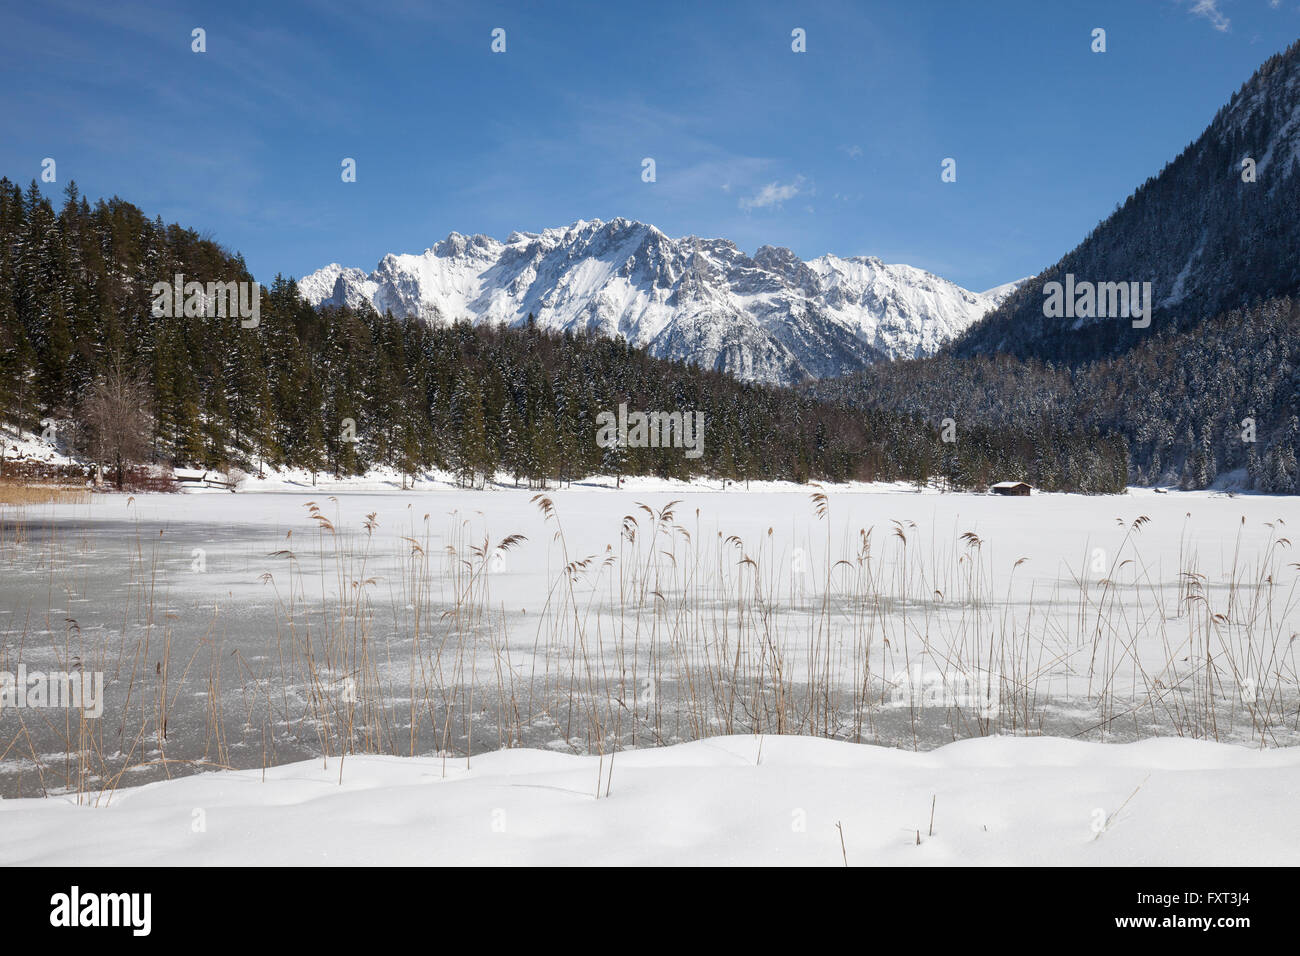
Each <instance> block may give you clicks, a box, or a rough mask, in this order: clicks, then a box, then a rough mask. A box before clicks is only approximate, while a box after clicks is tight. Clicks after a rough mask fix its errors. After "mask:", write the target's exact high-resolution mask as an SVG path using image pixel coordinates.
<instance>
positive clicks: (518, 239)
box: [298, 217, 1023, 384]
mask: <svg viewBox="0 0 1300 956" xmlns="http://www.w3.org/2000/svg"><path fill="white" fill-rule="evenodd" d="M1021 281H1023V280H1021ZM1016 286H1017V283H1006V284H1003V285H1000V286H995V287H994V288H993V289H990V290H988V291H987V292H986V293H978V292H972V291H970V290H968V289H964V288H962V287H961V286H958V285H957V284H956V283H953V282H950V281H948V280H947V279H943V278H942V277H940V276H937V275H934V274H933V273H930V272H927V271H925V270H923V269H918V268H916V267H913V266H908V265H901V264H887V263H885V262H883V261H882V260H880V259H878V258H876V257H874V256H851V257H839V256H833V255H829V254H827V255H822V256H818V257H817V258H815V259H811V260H808V261H804V260H801V259H799V257H798V256H796V255H795V254H794V253H793V252H792V251H790V250H789V249H784V248H780V247H776V246H770V245H763V246H760V247H759V248H758V249H757V250H756V251H755V252H754V254H753V256H749V255H746V254H745V253H744V252H743V251H742V250H740V248H739V247H737V246H736V244H735V243H734V242H732V241H730V240H727V239H716V238H714V239H707V238H703V237H699V236H685V237H682V238H679V239H671V238H669V237H668V236H667V235H665V234H664V233H663V232H662V231H660V230H659V229H658V228H656V227H655V226H653V225H651V224H647V223H642V222H638V221H635V220H629V219H624V218H622V217H616V218H614V219H611V220H609V221H607V222H606V221H603V220H600V219H592V220H583V219H579V220H576V221H575V222H573V223H571V224H569V225H568V226H561V227H554V228H548V229H544V230H542V231H541V232H521V231H515V232H512V233H511V234H510V235H509V236H507V238H506V239H505V240H498V239H495V238H493V237H491V236H485V235H472V236H467V235H463V234H461V233H458V232H452V233H450V234H448V236H447V237H446V238H445V239H442V240H439V241H438V242H436V243H434V244H433V245H432V246H430V247H429V248H428V249H426V250H425V251H424V252H423V253H419V254H410V253H406V254H397V253H389V254H387V255H385V256H384V257H383V258H381V259H380V260H379V263H378V264H377V265H376V267H375V269H374V270H373V271H372V272H369V273H367V272H364V271H363V270H361V269H358V268H355V267H346V266H343V265H341V264H339V263H337V262H335V263H330V264H329V265H327V266H324V267H322V268H321V269H318V270H316V271H315V272H313V273H310V274H309V275H307V276H304V277H303V278H302V279H300V280H299V281H298V289H299V292H300V293H301V294H302V296H303V298H305V299H306V300H307V301H308V302H310V303H311V304H312V305H320V304H325V305H335V306H344V305H346V306H350V307H352V308H356V307H359V306H360V305H362V304H363V303H367V304H369V305H371V306H373V307H374V308H375V309H376V310H377V311H379V312H381V313H382V312H384V311H391V312H393V314H394V315H397V316H414V317H417V318H420V319H423V320H424V321H426V322H430V323H434V324H437V323H445V322H451V321H455V320H457V319H470V320H472V321H473V322H475V323H481V322H493V323H496V322H504V323H506V324H507V325H521V324H523V323H524V322H525V321H526V320H527V317H528V316H529V315H530V314H531V315H533V316H534V318H535V321H536V322H537V324H538V325H539V326H540V327H542V328H546V329H550V330H554V331H572V332H577V331H585V332H593V333H600V334H605V335H609V336H611V337H621V338H624V339H626V340H627V341H629V342H630V343H631V344H633V345H635V346H639V347H645V348H647V349H648V350H649V352H650V354H652V355H654V356H656V357H659V358H671V359H679V360H685V361H694V362H697V363H698V364H700V365H701V366H702V367H706V368H711V369H716V370H719V371H724V372H728V373H730V374H732V375H734V376H736V377H737V378H740V379H744V380H748V381H756V382H762V383H765V384H791V383H794V382H798V381H801V380H805V379H810V378H811V379H815V378H827V377H835V376H839V375H844V374H847V373H850V372H853V371H857V370H860V369H862V368H864V367H866V366H867V365H870V364H872V363H873V362H876V361H880V360H884V359H892V358H899V357H904V358H916V357H920V356H923V355H930V354H934V353H935V352H936V351H938V349H939V348H940V347H941V346H942V345H943V344H944V343H946V342H947V341H949V340H951V339H952V338H953V337H955V336H956V335H958V334H960V332H962V331H963V330H964V329H966V328H967V327H969V325H970V324H971V323H973V322H974V321H976V320H977V319H978V318H979V317H981V316H982V315H984V314H985V313H986V312H988V311H989V310H990V309H992V308H994V307H996V306H997V305H998V304H999V303H1000V302H1001V301H1002V300H1003V299H1004V298H1005V297H1006V295H1008V294H1010V292H1011V291H1013V290H1014V288H1015V287H1016Z"/></svg>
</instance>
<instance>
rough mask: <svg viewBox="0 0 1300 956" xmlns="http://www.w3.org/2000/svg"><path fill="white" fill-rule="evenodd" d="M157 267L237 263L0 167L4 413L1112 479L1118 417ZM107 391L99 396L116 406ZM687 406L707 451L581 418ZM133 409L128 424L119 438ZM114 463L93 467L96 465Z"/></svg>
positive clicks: (153, 453)
mask: <svg viewBox="0 0 1300 956" xmlns="http://www.w3.org/2000/svg"><path fill="white" fill-rule="evenodd" d="M176 274H182V275H184V276H185V278H186V280H187V281H189V280H191V279H193V280H197V281H200V282H205V281H218V282H231V281H243V282H251V281H253V276H251V275H249V273H248V270H247V269H246V267H245V265H244V263H243V261H242V259H241V258H240V257H239V256H238V255H232V254H230V253H229V252H227V251H226V250H224V249H223V248H222V247H221V246H220V245H218V244H217V243H216V242H214V241H212V240H211V239H210V238H206V237H204V236H201V235H200V234H198V233H196V232H195V231H193V230H191V229H186V228H184V227H182V226H179V225H176V224H164V223H163V222H162V221H161V219H158V218H155V219H152V220H151V219H149V218H148V217H147V216H146V215H145V214H144V213H143V212H141V211H140V210H139V209H138V208H136V207H135V206H133V205H132V204H130V203H128V202H125V201H123V200H121V199H118V198H113V199H110V200H100V201H97V202H94V203H93V204H92V203H91V202H90V201H89V200H88V199H87V198H86V197H84V196H82V195H80V193H79V192H78V189H77V187H76V185H75V183H69V184H68V186H67V187H66V189H65V190H64V191H63V194H62V196H61V198H60V200H59V201H58V202H55V201H52V200H51V199H50V198H49V197H47V196H45V195H43V194H42V192H41V190H40V188H39V187H38V186H37V184H36V183H34V182H33V183H32V184H31V185H30V186H29V187H28V188H27V189H26V190H23V189H22V188H20V187H19V186H17V185H15V184H14V183H12V182H10V181H9V180H8V179H3V180H0V421H3V422H7V423H9V424H10V425H11V426H16V427H21V428H22V429H24V430H28V431H37V432H39V431H42V430H48V429H50V427H51V426H54V427H55V428H56V429H57V438H58V440H59V442H60V443H61V444H62V445H63V446H64V447H66V448H67V449H68V450H70V451H73V452H75V453H78V454H79V455H82V456H83V457H87V456H88V457H89V458H92V459H94V460H97V461H99V462H100V463H103V464H107V465H109V466H111V465H113V464H114V463H116V464H117V465H118V469H117V473H118V475H119V477H120V475H121V474H122V465H123V463H124V460H128V461H130V462H132V463H134V462H137V461H138V462H139V463H149V464H157V465H162V466H164V467H166V466H188V467H202V468H214V469H222V470H229V469H231V468H240V469H243V470H246V471H250V472H256V471H258V470H259V469H262V468H265V467H268V466H269V467H276V466H288V467H294V468H302V469H307V470H310V471H312V472H314V473H331V474H337V475H343V474H357V473H361V472H364V471H365V470H367V469H368V468H372V467H375V466H387V467H390V468H393V469H396V470H398V471H400V472H402V473H404V474H411V475H415V474H418V473H420V472H422V471H425V470H428V469H434V468H436V469H443V470H448V471H452V472H454V473H456V474H457V475H458V476H459V477H460V478H461V480H462V481H464V482H465V483H467V484H476V483H482V482H483V481H485V480H486V479H488V478H489V477H490V476H494V475H495V476H498V477H499V476H501V475H505V476H507V478H513V480H514V481H515V482H517V483H520V484H527V485H529V486H533V487H542V486H546V485H547V484H549V483H555V482H567V481H573V480H579V479H582V478H584V477H586V476H589V475H595V474H603V475H618V476H623V475H656V476H660V477H672V478H690V477H708V478H711V479H716V480H719V481H723V480H732V481H737V482H744V481H750V480H769V479H785V480H794V481H802V482H807V481H821V480H826V481H843V480H893V481H907V482H913V483H917V484H924V483H927V482H931V481H935V482H939V483H941V484H944V485H946V486H948V487H952V488H982V487H984V486H986V485H988V484H990V483H992V482H995V481H999V480H1004V479H1020V480H1026V481H1029V482H1031V483H1032V484H1034V485H1036V486H1037V487H1040V488H1043V489H1045V490H1073V491H1082V492H1090V493H1101V492H1115V491H1119V490H1122V489H1123V488H1124V486H1125V484H1126V482H1127V481H1128V479H1129V477H1130V475H1129V471H1130V469H1129V461H1128V454H1129V452H1128V441H1127V440H1126V439H1125V437H1124V436H1123V435H1122V434H1120V433H1119V431H1118V430H1115V429H1113V428H1111V427H1107V426H1109V425H1112V424H1113V423H1108V422H1103V421H1089V422H1087V423H1086V424H1080V425H1076V424H1073V423H1070V420H1069V419H1068V418H1058V419H1056V420H1055V421H1053V420H1051V419H1050V418H1045V417H1038V418H1028V417H1027V418H1023V419H1019V420H1016V419H1014V418H1007V417H1004V418H1003V419H1001V420H997V421H993V420H989V421H987V422H978V421H970V420H966V419H963V420H961V421H959V422H957V423H956V425H955V427H952V426H948V427H945V424H944V423H943V422H942V421H941V420H934V417H933V416H932V415H931V414H930V409H925V408H909V409H906V410H903V409H896V408H886V407H863V405H862V403H861V402H860V401H859V398H860V396H858V395H853V396H849V397H848V398H845V399H841V398H840V397H832V398H828V397H825V396H819V395H818V394H814V393H813V392H810V391H808V390H806V389H787V388H777V387H768V386H759V385H752V384H745V383H741V382H737V381H735V380H733V379H731V378H729V377H727V376H725V375H723V374H722V373H719V372H715V371H710V370H704V369H700V368H698V367H696V366H694V365H688V364H684V363H681V362H668V361H663V360H659V359H654V358H651V357H649V356H648V355H646V354H645V352H644V351H643V350H639V349H635V348H631V347H629V346H628V345H627V344H626V343H625V342H623V341H621V340H613V339H609V338H603V337H595V336H590V335H585V334H576V335H575V334H570V333H565V334H556V333H551V332H545V331H542V330H539V329H537V328H535V327H534V326H533V324H532V323H531V322H525V323H523V324H522V325H521V326H519V327H509V328H508V327H505V326H503V325H496V326H489V325H480V326H474V325H471V324H470V323H469V322H468V321H463V322H453V323H451V324H448V325H440V326H431V325H428V324H425V323H423V322H420V321H417V320H411V319H407V318H403V317H394V316H392V315H379V314H377V313H376V312H375V311H374V310H373V309H371V308H369V307H368V306H367V307H363V308H361V309H351V308H320V309H316V308H313V307H312V306H311V305H309V304H308V303H306V302H305V301H304V300H303V299H302V298H301V297H300V295H299V294H298V290H297V287H296V285H295V283H294V282H293V281H292V280H291V279H287V278H284V277H281V276H276V278H275V279H274V280H273V281H272V282H271V283H269V285H267V286H266V287H264V288H262V289H261V293H260V294H261V300H260V316H259V321H258V323H257V325H256V327H254V328H246V327H244V326H243V324H241V322H240V320H239V319H238V318H225V317H211V318H210V317H205V316H198V317H184V316H177V317H157V316H155V315H154V314H153V310H152V302H153V299H152V296H151V288H152V287H153V285H154V284H155V283H157V282H159V281H163V282H170V281H171V279H172V277H173V276H174V275H176ZM114 403H115V404H114ZM620 403H626V404H627V405H628V407H629V408H632V409H643V410H654V409H665V410H681V411H687V412H689V411H699V412H703V414H704V421H705V429H704V444H703V454H702V455H701V456H699V457H698V458H690V457H687V456H685V455H683V454H682V452H681V449H679V448H653V447H650V448H629V447H620V446H615V447H611V448H602V447H600V446H599V445H598V444H597V442H596V440H595V436H596V431H597V422H596V416H597V415H598V414H599V413H600V412H602V411H614V410H616V409H617V408H618V406H619V405H620ZM133 417H138V420H139V426H138V430H139V431H140V432H141V434H138V435H131V434H124V433H126V432H129V431H130V429H128V428H126V427H124V422H125V421H127V420H129V419H132V418H133ZM110 474H111V472H110Z"/></svg>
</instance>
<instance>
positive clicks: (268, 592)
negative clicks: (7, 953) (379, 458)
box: [0, 473, 1300, 865]
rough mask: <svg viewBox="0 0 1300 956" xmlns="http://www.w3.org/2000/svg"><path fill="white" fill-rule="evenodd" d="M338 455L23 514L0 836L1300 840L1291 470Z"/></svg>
mask: <svg viewBox="0 0 1300 956" xmlns="http://www.w3.org/2000/svg"><path fill="white" fill-rule="evenodd" d="M311 480H312V479H311V476H310V475H297V474H289V473H277V474H275V475H274V476H271V477H268V478H265V479H261V480H259V479H256V478H248V479H247V480H246V481H245V482H244V483H243V485H242V486H241V489H240V490H239V491H238V493H236V494H230V493H229V492H226V491H221V490H206V491H203V492H200V493H189V494H179V495H135V496H129V495H119V494H97V495H94V496H92V497H91V498H90V500H89V501H88V502H81V503H58V504H41V505H32V506H29V507H26V508H23V509H19V510H15V509H8V510H6V511H4V513H3V514H2V515H0V671H13V670H14V669H15V667H16V665H17V664H19V663H23V664H26V665H28V666H29V667H36V666H44V667H47V668H50V669H53V668H54V667H55V666H56V665H60V666H75V667H82V668H85V669H86V670H91V671H101V672H103V673H104V674H105V677H106V693H105V698H106V699H105V710H104V716H103V717H101V718H98V719H96V720H92V721H87V722H86V725H85V736H77V734H79V733H80V731H79V729H78V726H77V720H76V719H75V715H74V719H73V721H72V723H71V724H70V725H67V724H65V722H64V721H63V720H62V717H58V718H56V719H55V720H53V721H51V720H50V719H49V718H48V715H38V716H34V715H33V714H32V712H30V711H27V712H24V711H17V710H15V709H14V708H4V709H0V746H2V748H3V749H0V794H2V795H4V796H6V797H9V798H13V797H21V798H22V799H6V800H4V801H0V837H3V839H0V844H3V848H2V849H0V862H19V861H28V860H31V861H35V860H40V861H43V862H116V863H130V862H146V861H157V862H186V863H233V862H245V861H261V862H290V861H294V862H297V861H305V862H310V861H320V862H360V861H375V862H379V861H397V862H481V863H489V862H506V861H509V862H559V863H577V862H633V861H637V862H714V861H716V862H742V863H746V862H748V863H758V862H776V861H788V862H801V863H822V864H827V865H836V864H842V862H843V859H842V855H841V849H840V845H839V834H840V831H839V830H838V829H837V828H836V827H835V824H836V823H837V822H839V823H841V824H842V826H843V833H844V844H845V849H844V851H843V852H844V853H847V855H848V857H849V862H850V863H851V864H854V863H859V864H862V863H947V862H955V863H965V862H970V863H977V862H978V863H987V862H995V863H1004V862H1005V863H1013V862H1023V863H1033V862H1048V863H1058V862H1059V863H1091V862H1098V863H1162V862H1168V863H1213V864H1219V863H1270V862H1277V863H1282V862H1291V863H1294V862H1298V861H1300V860H1297V852H1298V851H1300V833H1298V832H1297V827H1298V826H1300V823H1298V822H1297V818H1296V817H1295V815H1294V813H1293V812H1292V808H1293V805H1294V802H1295V798H1296V797H1297V796H1300V749H1297V748H1296V746H1295V744H1296V743H1297V741H1298V740H1300V733H1298V728H1297V721H1298V720H1300V717H1298V711H1297V701H1298V699H1300V698H1298V695H1297V669H1296V663H1297V662H1296V658H1295V654H1296V650H1297V649H1296V642H1295V640H1294V638H1295V636H1296V634H1297V632H1300V609H1298V608H1297V595H1296V586H1297V583H1298V580H1300V579H1298V578H1297V570H1298V569H1297V567H1296V563H1295V556H1294V553H1293V549H1292V548H1291V546H1290V543H1289V540H1288V535H1289V534H1291V533H1293V532H1292V531H1291V530H1290V529H1291V527H1292V526H1294V525H1295V524H1297V522H1296V521H1295V520H1293V519H1294V518H1295V517H1296V515H1295V513H1294V507H1295V503H1294V501H1293V500H1292V499H1287V498H1271V497H1267V496H1255V495H1245V496H1236V497H1230V496H1228V495H1224V494H1216V493H1211V492H1205V493H1177V492H1171V493H1167V494H1157V493H1154V492H1151V491H1143V490H1137V489H1134V490H1133V491H1132V492H1131V493H1130V494H1128V495H1124V496H1113V497H1086V496H1077V495H1034V496H1031V497H1028V498H1001V497H994V496H988V495H974V494H939V493H935V492H933V491H927V492H926V493H917V492H916V491H915V489H912V488H908V487H906V486H842V487H835V488H827V489H824V491H825V495H826V497H825V499H824V500H820V499H815V498H814V497H813V495H814V494H815V493H816V492H815V489H810V488H807V487H802V486H782V485H775V484H774V485H768V486H761V487H760V486H757V485H753V486H751V488H750V489H749V490H748V491H746V490H744V489H742V488H738V487H730V488H727V489H726V490H721V489H720V488H719V487H717V486H716V485H709V484H707V483H697V484H690V485H688V484H681V483H666V482H659V481H656V480H653V479H637V480H633V481H628V482H625V483H624V486H623V488H622V489H621V490H615V488H614V487H613V483H612V481H610V482H608V483H606V482H602V481H600V480H593V481H590V482H584V483H581V484H575V485H574V486H573V487H566V488H558V489H551V490H548V491H546V492H545V493H544V500H534V499H535V498H536V496H537V493H536V492H532V491H529V490H527V489H514V488H511V487H509V486H508V483H504V484H502V485H493V486H490V487H488V488H487V489H485V490H477V491H474V490H467V489H463V488H458V487H456V486H455V485H454V483H452V482H451V481H450V480H449V478H448V476H430V477H428V478H426V479H425V480H422V481H421V482H420V483H419V484H418V485H417V486H416V487H415V488H411V487H409V486H408V487H407V488H406V489H403V488H401V484H402V479H401V476H398V475H371V476H367V477H366V478H364V479H351V480H348V481H346V482H334V481H332V480H329V479H324V478H322V477H320V476H317V479H316V480H317V485H316V487H315V488H313V487H312V486H311ZM512 535H513V536H520V537H518V538H516V539H515V540H514V541H513V543H512V544H511V545H510V546H509V547H505V548H499V547H498V545H499V544H500V543H501V542H503V540H505V539H507V538H508V537H509V536H512ZM932 678H937V682H936V681H935V680H932ZM909 684H910V686H909ZM38 718H39V719H38ZM754 731H761V732H762V733H761V734H759V733H755V732H754ZM778 732H779V733H783V734H786V735H787V736H780V735H779V733H778ZM69 734H72V735H73V736H69ZM828 737H829V738H835V739H830V740H828V739H818V738H828ZM700 738H704V739H700ZM1071 738H1073V739H1071ZM1179 738H1181V739H1179ZM760 739H761V741H762V743H761V747H762V760H761V762H760V760H759V757H758V750H759V747H760ZM954 741H956V742H955V743H954ZM74 743H75V744H76V745H75V746H74ZM347 748H351V749H352V750H353V751H358V752H357V753H354V754H353V755H350V756H348V758H347V759H346V761H345V763H344V766H343V767H342V782H341V783H340V778H339V773H340V766H339V762H338V759H337V756H336V755H337V754H338V753H339V752H340V750H341V749H347ZM360 751H364V752H365V753H361V752H360ZM376 752H377V753H376ZM467 752H469V754H470V756H469V757H468V758H467V756H466V754H467ZM325 753H328V754H332V755H335V756H332V757H330V758H329V759H325V758H324V757H322V754H325ZM601 753H604V755H605V756H604V758H603V759H602V757H601V756H600V754H601ZM611 753H616V755H615V756H614V758H613V767H614V769H613V780H612V784H610V782H609V778H608V773H609V767H610V754H611ZM467 763H468V765H469V767H470V769H469V771H468V772H467V771H466V765H467ZM216 767H229V768H234V772H215V771H214V770H213V768H216ZM263 767H266V770H265V780H263ZM200 769H202V770H204V771H205V772H203V773H196V771H198V770H200ZM598 774H604V776H603V777H602V780H603V781H604V782H603V783H602V784H600V785H599V786H600V787H601V789H600V794H601V795H600V799H599V800H597V799H596V792H597V789H598V784H597V776H598ZM165 776H172V777H174V778H176V779H171V780H164V779H162V778H164V777H165ZM606 787H608V790H609V798H608V799H606V798H605V788H606ZM1135 790H1136V791H1137V792H1136V794H1134V791H1135ZM35 795H45V796H43V797H42V798H41V799H35V800H33V799H28V798H30V797H32V796H35ZM1130 797H1131V799H1129V802H1128V803H1127V804H1125V803H1124V801H1125V800H1126V799H1128V798H1130ZM931 798H934V801H935V806H936V810H935V824H934V835H933V837H931V836H929V810H930V803H931ZM79 802H80V803H81V804H83V805H82V806H78V805H77V804H78V803H79ZM85 804H98V806H96V807H93V808H88V807H87V806H85ZM1121 805H1122V809H1121ZM199 811H202V812H199ZM1099 813H1100V818H1099V817H1098V814H1099ZM1108 820H1109V823H1107V824H1106V832H1104V833H1102V834H1101V835H1100V836H1099V837H1098V836H1097V835H1096V832H1095V831H1094V829H1093V827H1094V826H1100V825H1101V824H1102V823H1106V821H1108ZM196 821H202V822H203V823H204V824H205V825H206V831H201V832H196V831H195V830H193V829H192V824H194V823H195V822H196ZM494 827H496V828H497V829H494ZM498 829H499V830H500V831H501V832H497V830H498ZM918 830H919V831H920V836H921V845H920V846H917V845H916V837H917V831H918Z"/></svg>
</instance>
